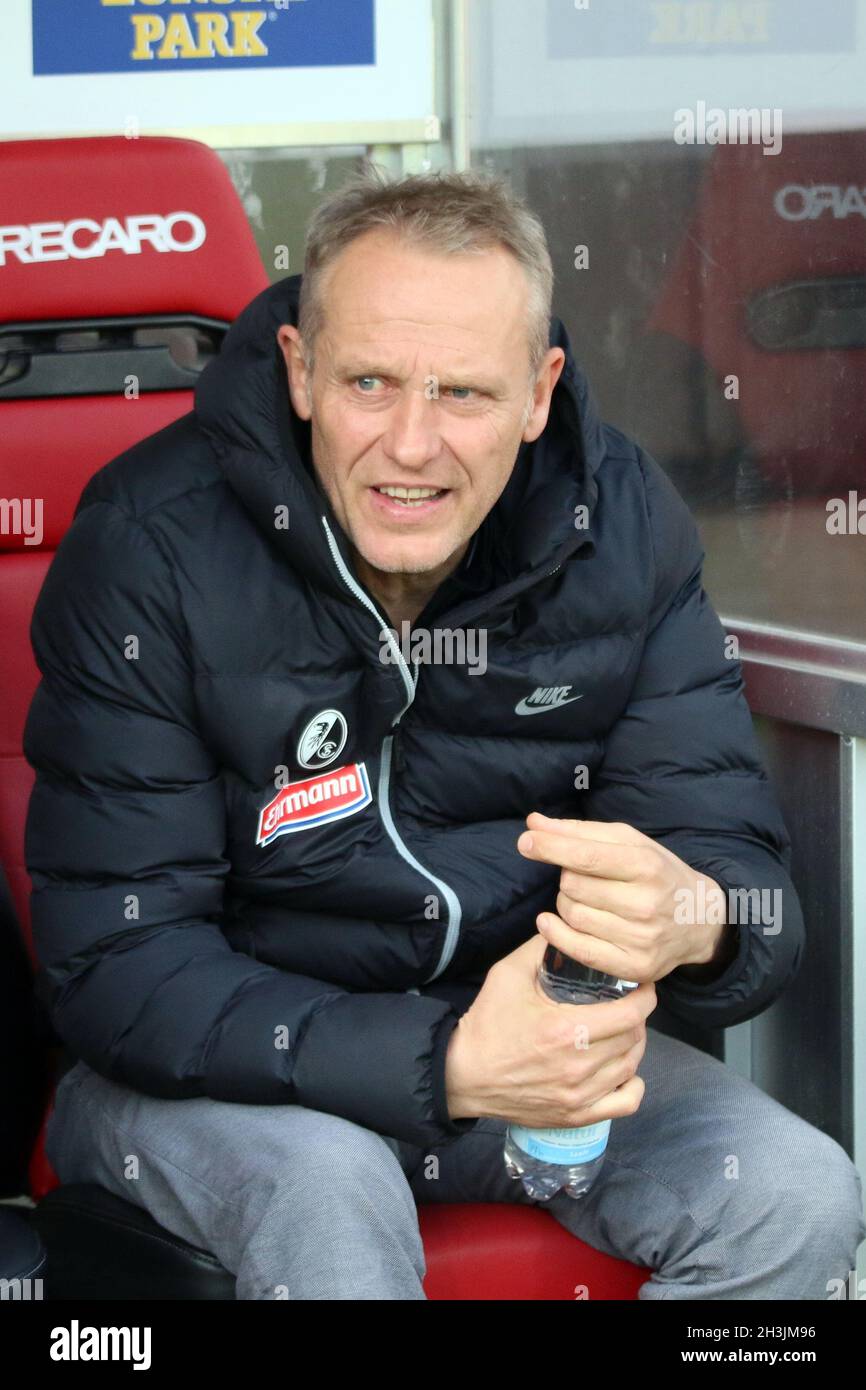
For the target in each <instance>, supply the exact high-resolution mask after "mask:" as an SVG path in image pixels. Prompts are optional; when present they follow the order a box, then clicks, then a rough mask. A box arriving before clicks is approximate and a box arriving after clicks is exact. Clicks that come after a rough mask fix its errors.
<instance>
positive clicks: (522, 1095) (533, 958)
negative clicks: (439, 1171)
mask: <svg viewBox="0 0 866 1390" xmlns="http://www.w3.org/2000/svg"><path fill="white" fill-rule="evenodd" d="M547 944H548V943H547V942H546V941H545V939H544V938H543V937H542V936H540V935H539V936H534V937H532V938H531V939H530V940H529V941H527V942H524V944H523V945H522V946H518V948H517V950H516V951H512V952H511V954H510V955H507V956H504V957H503V959H502V960H499V961H497V962H496V963H495V965H493V966H492V967H491V968H490V970H489V971H488V972H487V976H486V978H485V981H484V984H483V985H482V987H481V990H480V991H479V993H478V995H477V996H476V998H475V1000H474V1002H473V1004H472V1005H471V1007H470V1008H469V1009H468V1010H467V1012H466V1013H465V1014H463V1015H462V1017H461V1018H460V1020H459V1022H458V1024H457V1027H456V1028H455V1029H454V1031H453V1033H452V1034H451V1038H450V1040H449V1043H448V1052H447V1057H446V1062H445V1082H446V1089H447V1094H448V1110H449V1113H450V1115H451V1118H452V1119H454V1120H457V1119H464V1118H475V1117H478V1116H484V1115H490V1116H497V1117H498V1118H500V1119H504V1120H508V1121H510V1122H511V1123H513V1124H520V1125H525V1126H526V1127H527V1128H529V1129H553V1128H557V1129H558V1128H564V1129H578V1128H580V1127H582V1126H583V1125H590V1124H596V1123H597V1122H598V1121H599V1120H605V1119H616V1118H617V1117H619V1116H622V1115H632V1114H634V1112H635V1111H636V1110H637V1109H638V1107H639V1106H640V1103H641V1101H642V1099H643V1094H644V1083H643V1081H642V1080H641V1078H640V1077H639V1076H637V1075H636V1072H637V1068H638V1064H639V1063H640V1060H641V1058H642V1057H643V1054H644V1049H645V1048H646V1019H647V1016H648V1015H649V1014H650V1013H652V1011H653V1009H654V1008H655V1007H656V1004H657V1002H658V1001H657V999H656V992H655V986H654V985H653V984H652V983H646V984H642V985H639V986H638V988H637V989H632V990H630V991H629V993H628V994H627V995H625V996H624V997H623V998H622V999H613V1000H606V1001H604V1002H602V1003H599V1004H557V1003H556V1002H555V1001H554V1000H552V999H549V998H548V997H547V995H546V994H545V993H544V991H543V989H542V987H541V985H540V984H539V982H538V969H539V966H540V965H541V962H542V960H543V958H544V953H545V951H546V949H547Z"/></svg>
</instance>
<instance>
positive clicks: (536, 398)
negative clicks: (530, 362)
mask: <svg viewBox="0 0 866 1390" xmlns="http://www.w3.org/2000/svg"><path fill="white" fill-rule="evenodd" d="M564 366H565V353H564V352H563V350H562V348H550V350H549V351H548V353H547V354H546V356H545V357H543V358H542V361H541V366H540V367H539V369H538V375H537V377H536V378H535V386H534V388H533V391H532V396H531V398H530V399H531V402H532V408H531V410H530V412H529V416H528V418H527V422H526V428H525V429H524V431H523V436H522V437H523V438H524V439H525V440H526V442H527V443H531V442H532V440H533V439H537V438H538V436H539V435H540V434H541V431H542V430H543V429H544V427H545V425H546V424H547V417H548V415H549V414H550V398H551V396H552V395H553V388H554V386H555V385H556V383H557V382H558V381H559V378H560V375H561V373H562V369H563V367H564Z"/></svg>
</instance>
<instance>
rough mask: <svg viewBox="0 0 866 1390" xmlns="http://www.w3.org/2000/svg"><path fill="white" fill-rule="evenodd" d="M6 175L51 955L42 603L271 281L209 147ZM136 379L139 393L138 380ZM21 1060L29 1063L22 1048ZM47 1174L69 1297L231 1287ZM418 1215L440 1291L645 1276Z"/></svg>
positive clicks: (432, 1293) (18, 649)
mask: <svg viewBox="0 0 866 1390" xmlns="http://www.w3.org/2000/svg"><path fill="white" fill-rule="evenodd" d="M0 183H2V187H3V188H4V190H5V195H6V196H5V200H4V219H5V221H6V222H7V223H8V224H9V225H7V226H5V227H3V228H0V410H2V417H0V419H2V432H0V437H2V441H3V445H2V453H0V493H2V496H3V498H4V499H7V500H8V499H22V498H30V499H41V500H42V504H43V513H42V534H41V535H37V534H36V531H37V528H36V527H30V528H29V530H30V534H23V529H24V525H23V523H24V522H25V521H26V518H25V517H24V515H23V513H22V514H21V515H20V516H18V517H17V518H16V519H15V520H16V526H13V527H12V530H11V531H9V533H5V532H4V534H0V552H2V553H0V591H2V595H3V601H4V623H3V627H2V641H3V644H4V651H3V661H2V663H0V863H2V866H3V869H4V870H5V873H6V877H7V879H8V883H9V885H10V889H11V894H12V898H13V900H14V905H15V910H16V912H17V917H18V928H19V930H20V931H21V933H22V935H23V937H24V940H25V941H26V943H27V946H28V950H29V952H30V956H31V962H32V964H33V965H34V967H35V965H36V960H35V955H34V952H33V947H32V942H31V939H30V916H29V891H30V884H29V878H28V876H27V872H26V869H25V863H24V822H25V816H26V810H27V803H28V799H29V795H30V791H31V788H32V783H33V773H32V770H31V769H30V767H29V765H28V764H27V762H26V761H25V759H24V756H23V752H22V736H23V729H24V722H25V717H26V714H27V710H28V707H29V704H30V701H31V699H32V696H33V693H34V691H35V688H36V685H37V682H38V679H39V673H38V670H37V668H36V666H35V663H34V661H33V656H32V652H31V648H30V642H29V624H30V617H31V613H32V609H33V605H34V602H35V600H36V597H37V594H38V592H39V589H40V586H41V584H42V580H43V578H44V575H45V573H46V570H47V568H48V565H49V564H50V561H51V557H52V553H53V551H54V550H55V549H56V547H57V544H58V542H59V540H60V538H61V537H62V536H63V534H64V532H65V531H66V529H67V527H68V526H69V524H70V521H71V518H72V514H73V511H74V508H75V505H76V502H77V500H78V498H79V496H80V493H81V491H82V489H83V487H84V485H85V483H86V482H87V481H88V479H89V478H90V477H91V476H92V474H93V473H94V472H96V470H97V469H99V468H100V467H101V466H102V465H103V464H104V463H107V462H108V461H109V460H110V459H112V458H113V457H114V456H115V455H116V454H118V453H120V452H121V451H123V450H125V449H126V448H128V447H129V446H130V445H132V444H133V443H135V442H137V441H138V440H140V439H142V438H144V437H145V436H147V435H149V434H151V433H153V432H154V431H156V430H158V429H160V428H162V427H163V426H164V425H166V424H168V423H169V422H170V421H171V420H173V419H175V418H177V417H178V416H180V415H182V414H184V413H186V412H187V411H188V410H189V409H190V408H191V405H192V396H191V391H192V387H193V385H194V383H195V379H196V376H197V374H198V371H199V370H200V369H201V367H202V366H203V365H204V361H205V360H206V358H207V356H208V355H209V354H210V353H212V352H214V351H216V350H218V346H219V341H220V339H221V336H222V334H223V332H224V331H225V328H226V326H227V325H228V323H229V322H230V321H231V320H232V319H233V318H234V317H235V316H236V315H237V314H238V313H239V312H240V310H241V309H242V308H243V307H244V306H245V305H246V304H247V303H248V302H249V300H250V299H252V298H253V296H254V295H255V294H257V293H258V292H259V291H260V290H262V289H264V288H265V286H266V284H267V277H266V275H265V271H264V269H263V267H262V263H261V260H260V257H259V254H258V251H257V249H256V245H255V242H254V239H253V236H252V233H251V231H250V228H249V224H248V222H247V219H246V217H245V215H244V211H243V208H242V206H241V204H240V201H239V199H238V197H237V195H236V194H235V192H234V189H233V187H232V184H231V181H230V179H229V177H228V174H227V173H226V171H225V169H224V166H223V165H222V163H221V161H220V160H219V158H218V157H217V155H216V154H215V153H214V152H213V151H211V150H210V149H209V148H207V147H206V146H204V145H200V144H197V143H195V142H192V141H188V140H175V139H157V138H145V139H139V140H126V139H123V138H115V137H100V138H95V139H77V140H45V141H7V142H4V143H0ZM181 214H182V215H181ZM13 224H14V225H13ZM203 231H204V232H205V235H204V236H202V232H203ZM155 240H161V244H162V246H163V249H162V250H160V249H158V248H157V246H156V245H155V244H154V242H155ZM166 247H168V250H169V251H175V252H176V254H167V252H166V249H165V248H166ZM94 248H97V249H98V251H99V254H96V253H95V252H94ZM83 253H87V254H83ZM229 257H230V258H231V274H226V263H227V260H228V258H229ZM135 382H137V383H138V393H137V394H136V391H135V390H132V391H129V390H127V389H125V388H127V387H129V385H130V383H133V384H134V383H135ZM10 515H11V513H10ZM30 520H31V521H32V520H33V517H31V518H30ZM5 1065H6V1066H10V1065H14V1062H13V1061H12V1059H11V1057H10V1056H9V1054H8V1053H7V1061H6V1063H5ZM45 1102H46V1109H47V1106H48V1104H49V1103H50V1095H48V1096H46V1097H45ZM43 1131H44V1122H43ZM30 1187H31V1192H32V1195H33V1197H34V1198H35V1199H36V1200H37V1202H38V1207H37V1212H36V1222H37V1225H39V1227H40V1229H41V1230H42V1231H43V1233H44V1235H45V1239H46V1244H47V1246H48V1258H49V1272H48V1278H49V1281H50V1280H51V1277H52V1267H53V1269H54V1271H55V1293H54V1294H53V1295H52V1296H57V1295H56V1286H57V1281H58V1279H60V1280H61V1282H62V1284H63V1296H65V1297H73V1298H74V1297H76V1296H80V1294H79V1292H78V1291H81V1290H86V1294H87V1296H88V1297H95V1298H100V1297H103V1298H116V1297H129V1296H133V1294H132V1293H131V1292H129V1290H132V1289H135V1290H137V1291H138V1292H137V1294H136V1295H135V1296H141V1297H147V1296H148V1293H147V1289H148V1288H149V1287H153V1293H152V1294H150V1296H152V1297H162V1296H164V1295H163V1294H161V1293H159V1292H158V1288H161V1287H163V1284H162V1283H161V1282H160V1280H161V1275H162V1274H163V1273H164V1274H165V1278H166V1281H167V1282H166V1285H165V1286H167V1287H172V1288H175V1289H177V1290H179V1292H177V1293H176V1294H175V1296H176V1297H180V1298H199V1299H208V1298H211V1299H212V1298H217V1299H220V1298H226V1297H230V1296H231V1294H230V1293H228V1294H227V1293H226V1288H227V1282H226V1281H227V1279H228V1276H227V1275H226V1271H224V1270H222V1269H221V1268H220V1267H219V1265H218V1264H217V1262H216V1261H215V1260H214V1259H213V1257H212V1256H209V1255H207V1252H201V1251H194V1250H193V1249H192V1248H191V1247H188V1246H185V1245H184V1243H183V1242H181V1241H178V1240H177V1239H176V1238H175V1237H173V1236H170V1235H169V1234H168V1233H166V1232H164V1231H161V1229H160V1228H159V1227H158V1226H157V1225H156V1223H154V1222H151V1221H150V1220H149V1218H147V1217H146V1216H145V1214H144V1213H142V1212H141V1211H140V1210H139V1209H137V1208H134V1207H133V1206H132V1205H131V1204H127V1203H124V1202H120V1201H119V1199H117V1198H115V1197H113V1196H112V1194H110V1193H107V1192H105V1191H104V1190H103V1189H101V1188H99V1187H96V1186H91V1185H83V1186H78V1187H75V1188H70V1189H64V1188H62V1187H60V1186H59V1183H58V1179H57V1176H56V1174H55V1173H54V1172H53V1171H52V1169H51V1167H50V1165H49V1163H48V1160H47V1158H46V1157H45V1154H44V1151H43V1147H42V1135H41V1134H40V1137H39V1141H38V1142H37V1145H36V1149H35V1151H34V1154H33V1157H32V1160H31V1163H30ZM65 1194H68V1195H65ZM421 1223H422V1233H423V1236H424V1242H425V1248H426V1250H427V1254H428V1274H427V1280H426V1288H427V1292H428V1297H429V1298H431V1299H442V1298H455V1299H464V1298H475V1299H485V1298H490V1299H499V1298H512V1299H515V1298H519V1299H524V1298H525V1299H536V1298H574V1297H575V1296H576V1294H575V1289H576V1288H577V1287H582V1286H586V1287H587V1288H588V1289H590V1290H591V1292H592V1297H594V1298H599V1297H600V1298H635V1297H636V1296H637V1289H638V1287H639V1286H640V1284H641V1283H642V1282H643V1281H644V1280H645V1278H646V1277H647V1275H648V1271H647V1270H642V1269H638V1268H636V1267H635V1266H633V1265H629V1264H624V1263H622V1262H620V1261H617V1260H612V1259H611V1258H610V1257H608V1256H606V1255H603V1254H600V1253H598V1252H596V1251H595V1250H593V1249H591V1248H590V1247H588V1246H586V1245H584V1244H583V1243H582V1242H580V1241H577V1240H575V1239H574V1237H572V1236H569V1235H568V1234H567V1233H566V1232H565V1231H564V1229H563V1228H562V1227H561V1226H559V1225H558V1224H557V1223H556V1221H555V1220H553V1219H552V1218H551V1216H550V1215H549V1214H548V1213H546V1212H543V1211H540V1210H537V1209H533V1208H528V1207H518V1206H513V1207H512V1206H488V1205H482V1204H468V1205H466V1206H456V1205H455V1206H444V1205H443V1206H440V1207H436V1208H427V1207H422V1208H421ZM94 1242H97V1243H98V1244H99V1249H100V1259H99V1269H98V1270H97V1272H96V1273H95V1274H94V1261H93V1260H92V1259H91V1260H90V1261H88V1250H89V1249H91V1247H92V1245H93V1243H94ZM161 1262H162V1263H161ZM58 1271H60V1272H62V1274H58ZM2 1272H3V1271H2V1270H0V1273H2ZM229 1284H230V1280H229ZM142 1285H143V1286H144V1291H143V1292H142ZM124 1289H125V1290H127V1292H120V1290H124Z"/></svg>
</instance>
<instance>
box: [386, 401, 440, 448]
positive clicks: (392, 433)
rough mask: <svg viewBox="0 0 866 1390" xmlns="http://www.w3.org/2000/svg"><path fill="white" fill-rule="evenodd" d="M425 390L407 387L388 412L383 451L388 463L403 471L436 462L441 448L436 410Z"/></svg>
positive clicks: (435, 405)
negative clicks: (391, 461) (398, 465)
mask: <svg viewBox="0 0 866 1390" xmlns="http://www.w3.org/2000/svg"><path fill="white" fill-rule="evenodd" d="M436 407H437V403H436V400H435V399H431V398H428V395H427V392H426V389H425V388H424V387H418V386H411V387H410V386H407V387H404V389H403V390H402V391H401V392H400V394H399V397H398V399H397V400H396V401H395V403H394V405H393V406H392V407H391V409H390V411H389V412H388V426H387V429H386V431H385V435H384V438H383V440H382V447H383V450H384V452H385V454H386V456H387V457H388V458H389V459H392V460H393V462H394V463H399V464H401V465H402V467H404V468H420V467H421V466H422V465H423V464H425V463H429V461H430V460H431V459H434V458H437V457H438V455H439V452H440V448H441V444H440V439H439V431H438V424H437V419H438V413H439V412H438V410H437V408H436Z"/></svg>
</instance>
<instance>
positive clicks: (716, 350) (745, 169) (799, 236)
mask: <svg viewBox="0 0 866 1390" xmlns="http://www.w3.org/2000/svg"><path fill="white" fill-rule="evenodd" d="M864 219H866V131H862V130H853V131H825V132H821V133H818V134H796V135H787V134H786V135H785V138H784V141H783V143H782V147H781V149H780V150H779V152H778V153H777V154H775V155H767V153H766V150H765V149H764V147H763V146H762V145H760V144H745V143H743V144H727V145H726V144H721V145H719V146H717V148H716V149H715V150H714V151H713V155H712V157H711V159H710V160H709V162H708V166H707V169H706V175H705V178H704V181H703V184H702V187H701V190H700V194H699V196H698V199H697V202H696V205H695V209H694V212H693V215H692V218H691V220H690V223H689V225H688V226H687V227H686V228H685V229H684V233H683V237H682V240H681V243H680V248H679V251H678V253H677V255H676V257H675V258H674V260H673V263H672V266H671V270H670V273H669V275H668V277H667V280H666V282H665V284H664V286H663V289H662V292H661V294H660V296H659V298H658V300H657V302H656V304H655V306H654V309H653V312H652V315H651V317H650V320H649V322H648V324H647V328H648V329H649V330H650V331H651V332H652V331H654V332H659V333H665V334H669V335H671V336H672V337H674V338H676V339H678V340H679V341H680V342H683V343H686V344H688V345H689V346H691V347H693V348H694V349H696V350H697V351H698V352H699V353H700V354H701V355H702V356H703V358H704V359H705V361H706V362H707V363H708V365H709V367H710V368H711V370H712V372H713V374H714V376H715V379H716V381H723V380H724V379H725V378H726V377H727V376H728V375H729V374H734V375H736V377H737V378H738V383H739V385H738V390H739V397H738V401H739V404H738V413H739V417H740V419H741V421H742V425H743V429H744V433H745V436H746V438H747V439H748V440H749V442H750V444H751V446H752V448H753V449H754V450H755V452H756V454H757V456H758V457H759V458H760V460H761V462H762V464H763V465H765V467H766V471H767V472H768V473H772V472H773V470H774V468H778V469H781V468H782V466H783V465H787V466H788V467H789V468H790V471H791V479H792V481H793V483H794V484H795V485H796V487H797V491H798V492H803V493H806V492H812V491H815V492H823V491H824V490H825V489H827V488H837V487H848V486H849V484H850V485H852V486H853V483H852V481H851V480H852V478H855V477H856V476H857V475H858V472H859V469H860V466H861V459H862V455H863V452H864V449H866V397H864V393H863V390H862V381H863V372H864V369H866V237H864Z"/></svg>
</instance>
